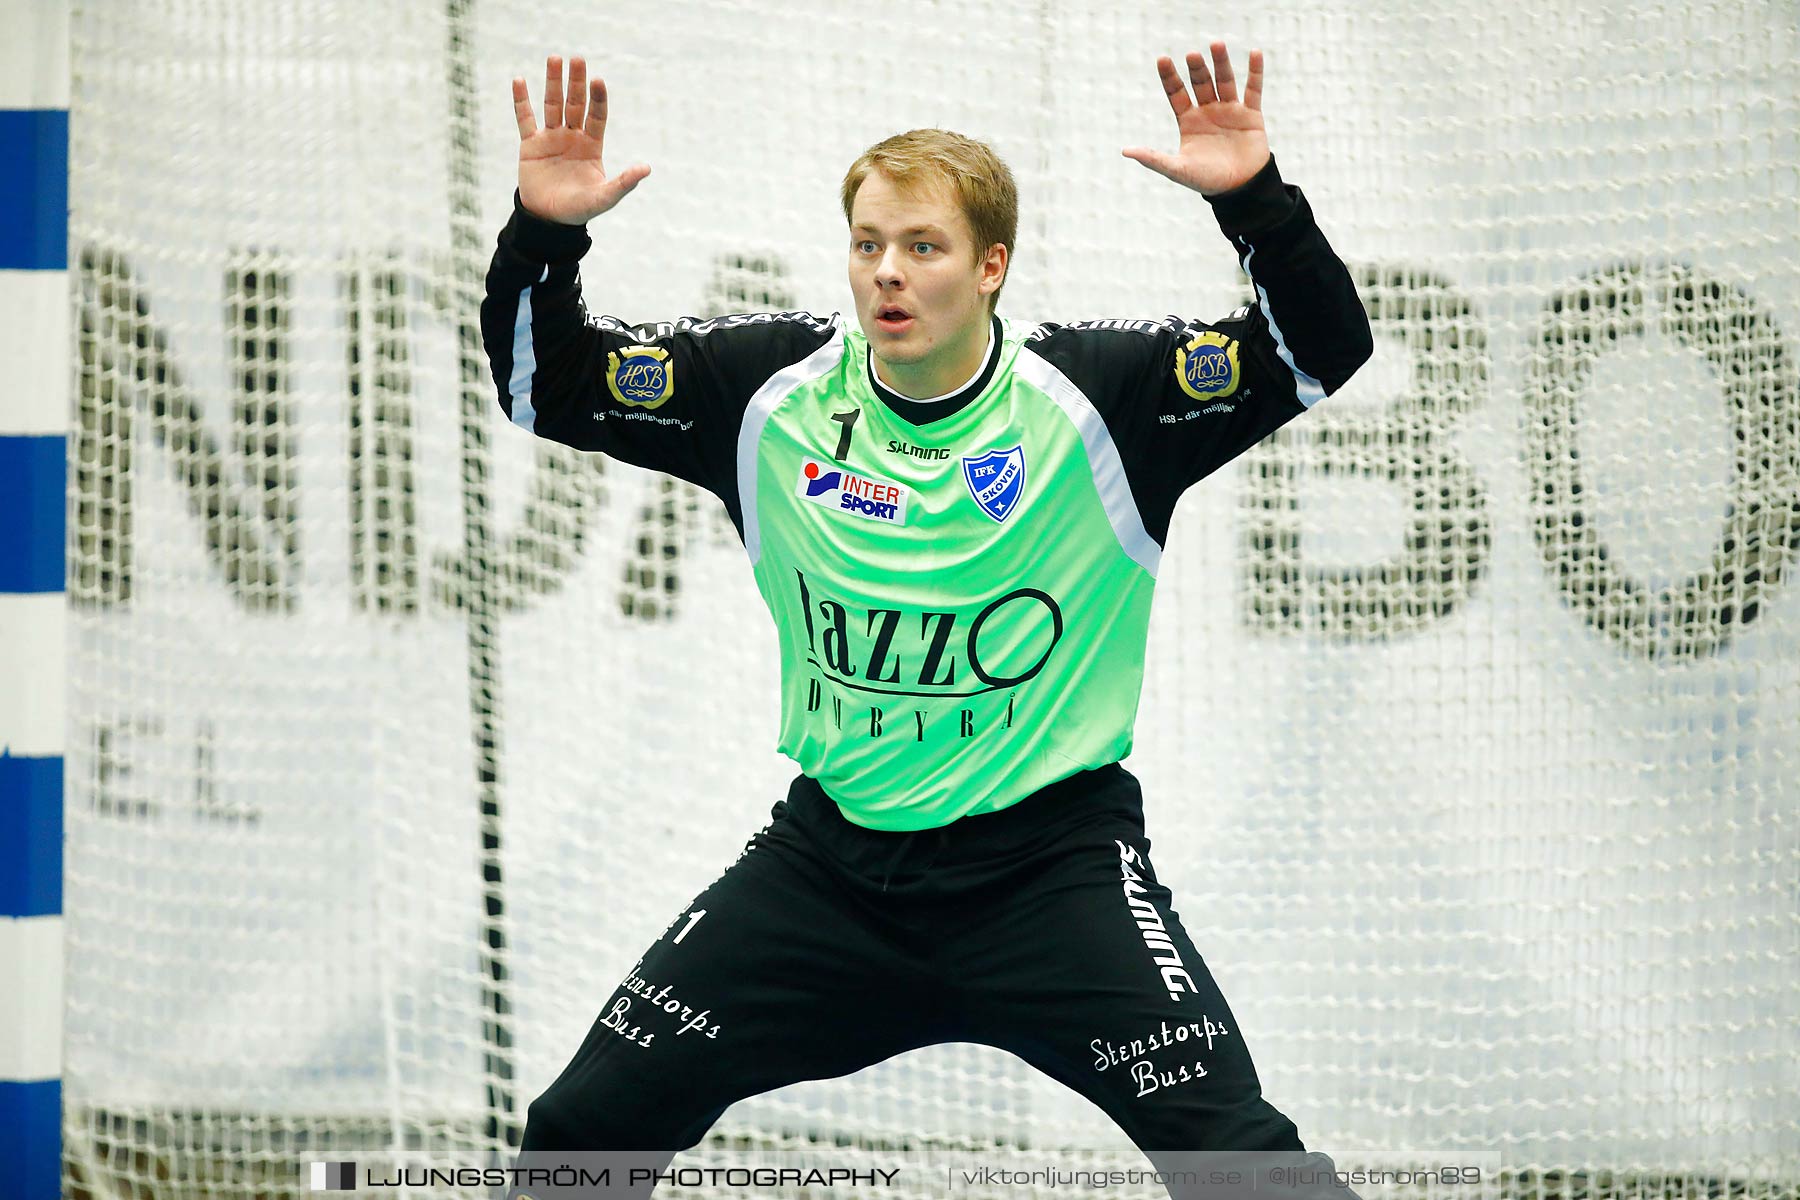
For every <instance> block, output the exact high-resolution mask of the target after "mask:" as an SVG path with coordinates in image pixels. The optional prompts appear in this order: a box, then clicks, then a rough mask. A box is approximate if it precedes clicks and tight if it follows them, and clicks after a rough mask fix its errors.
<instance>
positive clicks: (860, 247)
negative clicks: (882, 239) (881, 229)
mask: <svg viewBox="0 0 1800 1200" xmlns="http://www.w3.org/2000/svg"><path fill="white" fill-rule="evenodd" d="M856 251H857V253H858V254H873V253H874V252H875V243H874V242H871V241H868V240H867V239H865V240H863V241H860V242H858V243H856Z"/></svg>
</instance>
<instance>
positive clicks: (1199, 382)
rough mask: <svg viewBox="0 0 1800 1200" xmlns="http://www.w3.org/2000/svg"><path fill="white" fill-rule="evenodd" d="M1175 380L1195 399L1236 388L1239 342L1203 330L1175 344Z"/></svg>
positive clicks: (1212, 397) (1221, 394) (1219, 395)
mask: <svg viewBox="0 0 1800 1200" xmlns="http://www.w3.org/2000/svg"><path fill="white" fill-rule="evenodd" d="M1175 382H1177V383H1179V384H1180V385H1181V390H1182V391H1184V392H1186V393H1187V394H1188V395H1190V396H1192V397H1193V398H1194V399H1196V400H1218V399H1220V398H1222V397H1224V396H1229V395H1231V393H1233V392H1235V391H1237V387H1238V344H1237V343H1236V342H1234V341H1232V340H1231V339H1230V338H1228V337H1226V336H1225V335H1224V334H1222V333H1216V332H1214V331H1213V330H1210V329H1209V330H1206V331H1205V332H1202V333H1197V334H1195V335H1194V337H1193V340H1192V341H1190V342H1188V344H1187V345H1185V346H1177V347H1176V348H1175Z"/></svg>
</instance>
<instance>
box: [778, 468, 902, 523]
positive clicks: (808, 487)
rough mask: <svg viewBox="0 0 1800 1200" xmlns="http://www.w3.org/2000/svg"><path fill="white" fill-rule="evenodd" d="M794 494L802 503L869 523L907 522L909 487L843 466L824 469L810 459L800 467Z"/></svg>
mask: <svg viewBox="0 0 1800 1200" xmlns="http://www.w3.org/2000/svg"><path fill="white" fill-rule="evenodd" d="M794 494H795V495H796V496H799V497H800V498H801V499H802V500H811V501H812V502H813V503H814V504H818V505H822V506H824V507H825V508H829V509H834V510H836V511H838V512H847V513H849V514H851V515H852V516H857V517H861V518H863V519H864V520H866V521H880V522H882V523H883V524H887V525H904V524H905V523H906V488H905V487H904V486H903V485H901V484H898V483H895V482H893V481H892V480H888V479H878V478H876V477H875V476H873V475H859V474H857V473H856V472H855V471H846V470H845V469H844V468H842V467H837V466H824V465H822V464H820V463H819V462H818V461H817V460H816V459H810V458H809V459H807V460H806V461H805V462H804V463H802V464H801V466H800V482H799V483H798V484H797V485H796V486H795V488H794Z"/></svg>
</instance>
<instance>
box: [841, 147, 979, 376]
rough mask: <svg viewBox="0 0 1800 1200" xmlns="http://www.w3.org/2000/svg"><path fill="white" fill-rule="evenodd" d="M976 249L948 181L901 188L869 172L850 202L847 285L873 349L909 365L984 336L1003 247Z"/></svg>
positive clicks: (884, 357) (958, 348) (964, 345)
mask: <svg viewBox="0 0 1800 1200" xmlns="http://www.w3.org/2000/svg"><path fill="white" fill-rule="evenodd" d="M984 249H985V250H986V253H984V254H982V255H977V254H976V252H975V235H974V232H973V231H972V230H971V229H970V228H969V220H968V218H967V217H966V216H964V215H963V212H962V209H961V208H959V207H958V206H957V203H956V199H955V197H954V196H953V195H952V193H951V191H950V188H949V185H948V184H946V183H944V182H943V181H942V180H930V181H928V182H923V183H922V184H921V185H920V186H917V187H911V188H904V189H903V188H901V187H899V186H898V185H896V184H895V183H894V181H893V180H891V179H889V178H888V177H887V176H886V175H883V174H882V173H881V172H880V171H878V170H877V171H871V172H869V175H868V178H866V179H864V180H863V182H862V186H861V187H859V188H858V189H857V191H856V199H855V200H854V201H853V202H852V203H851V206H850V290H851V292H852V293H854V295H855V296H856V316H857V320H858V321H860V322H861V324H862V329H863V333H865V334H866V335H868V339H869V345H870V346H871V347H872V348H873V349H874V351H875V354H876V356H877V357H879V358H882V359H885V360H886V361H888V362H890V363H896V364H903V365H907V366H911V365H913V364H918V363H925V362H926V361H927V360H929V359H931V358H932V357H933V356H934V355H936V354H939V353H940V352H942V353H944V354H946V355H955V354H956V353H958V352H959V350H960V349H962V348H964V347H966V345H967V344H968V342H969V341H970V339H972V338H976V339H980V341H981V342H982V343H983V344H985V342H986V332H987V319H988V308H987V298H988V296H989V295H990V294H991V293H992V292H993V291H994V290H995V289H997V288H998V287H999V286H1000V284H1001V283H1002V282H1003V280H1004V278H1005V270H1006V251H1005V250H1004V248H1002V247H998V246H996V247H992V248H984Z"/></svg>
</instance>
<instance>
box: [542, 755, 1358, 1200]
mask: <svg viewBox="0 0 1800 1200" xmlns="http://www.w3.org/2000/svg"><path fill="white" fill-rule="evenodd" d="M949 1041H963V1042H980V1043H986V1044H988V1045H992V1046H997V1047H1000V1048H1001V1049H1004V1050H1008V1051H1011V1052H1012V1053H1014V1054H1016V1055H1018V1056H1019V1057H1020V1058H1022V1059H1024V1060H1025V1061H1026V1062H1028V1063H1030V1064H1031V1065H1033V1066H1034V1067H1037V1068H1038V1069H1039V1070H1041V1071H1043V1072H1044V1073H1046V1074H1048V1075H1050V1076H1051V1077H1053V1078H1055V1079H1057V1080H1060V1081H1061V1082H1063V1083H1065V1084H1067V1085H1068V1086H1069V1087H1071V1088H1073V1089H1075V1090H1076V1091H1077V1092H1079V1093H1081V1094H1082V1095H1083V1096H1086V1097H1087V1098H1088V1099H1090V1100H1091V1101H1093V1102H1094V1103H1095V1104H1096V1105H1098V1106H1099V1107H1100V1108H1101V1109H1102V1110H1104V1111H1105V1112H1106V1114H1107V1115H1108V1116H1110V1117H1111V1118H1112V1119H1113V1120H1114V1121H1116V1122H1117V1123H1118V1124H1119V1125H1120V1126H1121V1127H1122V1128H1123V1129H1124V1130H1125V1132H1126V1133H1127V1134H1128V1135H1129V1136H1130V1137H1131V1139H1132V1140H1133V1141H1134V1142H1135V1143H1136V1144H1137V1145H1138V1146H1139V1147H1140V1148H1142V1149H1143V1150H1144V1151H1145V1152H1146V1153H1147V1154H1148V1155H1149V1157H1150V1158H1151V1160H1152V1162H1153V1163H1157V1164H1158V1165H1161V1164H1162V1163H1163V1162H1165V1161H1174V1160H1176V1159H1177V1158H1179V1156H1180V1155H1182V1154H1191V1153H1195V1152H1202V1151H1300V1150H1302V1149H1303V1147H1302V1144H1301V1141H1300V1138H1299V1136H1298V1134H1297V1133H1296V1131H1295V1128H1294V1125H1293V1123H1292V1122H1291V1121H1289V1120H1288V1119H1287V1118H1286V1117H1285V1116H1283V1115H1282V1114H1281V1113H1280V1112H1279V1111H1277V1110H1276V1109H1275V1108H1274V1106H1272V1105H1271V1104H1270V1103H1269V1102H1268V1101H1266V1100H1265V1099H1263V1096H1262V1091H1261V1087H1260V1085H1259V1083H1258V1080H1257V1077H1256V1071H1255V1068H1254V1067H1253V1066H1252V1065H1251V1061H1250V1054H1249V1051H1248V1049H1247V1048H1246V1047H1245V1044H1244V1038H1243V1035H1242V1032H1241V1031H1240V1030H1239V1028H1238V1023H1237V1020H1236V1018H1235V1017H1234V1016H1233V1014H1232V1012H1231V1009H1230V1008H1229V1007H1228V1006H1227V1005H1226V1003H1225V999H1224V997H1223V996H1221V995H1220V994H1219V990H1218V988H1217V987H1216V986H1215V985H1214V983H1213V980H1212V976H1211V974H1210V973H1209V972H1208V971H1207V969H1206V965H1205V963H1204V962H1203V961H1202V960H1201V958H1200V954H1199V952H1198V951H1197V950H1196V949H1195V948H1194V944H1193V942H1192V941H1191V940H1190V939H1189V937H1188V934H1187V932H1186V930H1185V929H1184V928H1183V927H1182V924H1181V921H1180V919H1179V918H1178V917H1177V916H1176V914H1175V912H1174V910H1173V909H1172V908H1171V907H1170V898H1169V893H1168V891H1167V889H1165V888H1164V887H1163V886H1162V885H1161V884H1159V883H1158V882H1157V880H1156V873H1155V871H1154V870H1153V869H1152V867H1151V865H1150V845H1149V842H1148V841H1147V840H1146V838H1145V836H1144V825H1143V808H1142V800H1141V794H1140V791H1139V788H1138V783H1137V780H1136V779H1135V778H1134V777H1133V776H1132V775H1131V774H1130V773H1129V772H1127V771H1125V770H1124V768H1122V767H1120V766H1119V765H1118V764H1113V765H1111V766H1108V767H1103V768H1100V769H1099V770H1094V771H1086V772H1082V773H1080V774H1078V775H1075V776H1072V777H1070V778H1068V779H1065V780H1062V781H1061V782H1059V783H1056V784H1053V785H1051V786H1050V787H1048V788H1045V789H1044V790H1042V791H1040V792H1038V793H1036V794H1034V795H1032V796H1030V797H1028V798H1027V799H1025V800H1023V801H1021V802H1019V803H1018V804H1016V805H1014V806H1013V807H1011V808H1008V809H1006V810H1004V811H1001V812H998V813H988V814H981V815H977V816H973V817H966V818H964V819H962V820H960V821H956V822H954V823H952V824H951V825H948V826H945V827H943V828H940V829H930V830H921V831H918V832H914V833H892V832H883V831H877V830H870V829H864V828H862V827H861V826H857V825H854V824H852V823H850V822H849V821H847V820H846V819H845V818H844V817H843V815H842V813H841V812H840V810H839V809H838V807H837V805H836V804H835V803H834V802H833V801H832V800H831V799H830V798H829V797H827V796H826V795H825V794H824V793H823V792H822V791H820V789H819V787H818V785H817V784H816V783H814V782H813V781H812V780H811V779H808V778H806V777H804V776H802V777H800V778H798V779H796V780H795V781H794V783H793V785H792V786H791V788H790V789H789V794H788V798H787V800H785V801H783V802H781V803H778V804H776V805H775V807H774V809H773V811H772V814H771V820H770V823H769V824H768V826H767V827H765V828H764V829H762V830H761V831H759V832H758V833H757V834H756V835H755V836H754V837H753V838H752V839H751V840H750V842H749V844H748V846H747V847H746V848H745V851H744V853H743V854H742V856H741V857H739V859H738V860H737V862H736V863H734V864H733V865H732V866H731V868H730V869H729V870H727V871H726V872H725V873H724V874H723V875H722V876H720V878H719V879H718V880H716V881H715V882H714V883H713V884H712V885H711V886H710V887H708V888H707V889H706V890H705V891H703V892H702V893H701V894H700V895H699V896H698V897H696V898H695V900H694V901H693V903H692V904H691V905H690V906H689V907H688V908H687V909H686V910H685V911H684V912H683V913H682V914H680V915H679V916H677V917H676V919H675V920H674V921H672V922H671V923H670V925H669V927H668V929H667V930H666V931H665V932H664V933H663V935H662V936H661V937H660V938H659V939H658V940H657V941H656V943H655V944H654V945H652V946H651V947H650V948H649V949H648V950H647V951H645V953H644V954H643V956H642V958H641V959H640V960H639V962H638V963H637V965H636V966H635V967H634V968H633V970H632V971H631V972H630V974H629V975H628V976H627V978H626V979H625V980H624V982H623V983H622V984H621V985H620V987H619V988H618V990H617V991H615V992H614V993H613V995H612V997H611V998H610V999H609V1000H608V1001H607V1002H606V1004H605V1005H604V1007H603V1008H602V1010H601V1012H600V1015H599V1017H598V1019H597V1020H596V1021H595V1023H594V1026H593V1028H592V1029H591V1030H590V1031H589V1032H588V1035H587V1038H586V1039H585V1040H584V1041H583V1043H582V1045H581V1048H580V1049H579V1050H578V1051H577V1052H576V1054H575V1057H574V1058H573V1060H572V1061H571V1062H570V1063H569V1065H568V1066H567V1067H566V1068H565V1069H564V1071H563V1072H562V1074H561V1076H559V1077H558V1078H557V1080H556V1081H555V1083H553V1084H552V1085H551V1086H550V1088H549V1089H548V1090H546V1091H545V1092H544V1094H543V1095H541V1096H539V1097H538V1098H537V1100H536V1101H534V1102H533V1103H532V1105H531V1107H530V1110H529V1115H528V1122H527V1125H526V1130H525V1141H524V1151H525V1158H526V1160H530V1159H532V1158H533V1156H534V1155H535V1156H536V1157H538V1158H540V1159H543V1158H546V1157H547V1156H551V1155H553V1154H554V1153H555V1152H559V1151H594V1150H629V1151H662V1152H663V1158H664V1159H666V1158H667V1156H669V1155H672V1154H673V1152H675V1151H677V1150H681V1149H685V1148H687V1147H689V1146H692V1145H694V1144H695V1143H696V1142H698V1141H699V1140H700V1138H701V1137H702V1136H703V1135H704V1134H705V1133H706V1130H707V1129H708V1128H709V1127H710V1126H711V1125H712V1123H713V1122H714V1121H715V1120H717V1119H718V1117H719V1115H720V1114H721V1113H722V1112H723V1111H724V1110H725V1108H726V1107H727V1106H728V1105H730V1104H731V1103H732V1102H734V1101H736V1100H739V1099H742V1098H743V1097H746V1096H750V1095H755V1094H757V1093H759V1092H765V1091H768V1090H770V1089H773V1088H777V1087H781V1086H783V1085H786V1084H789V1083H793V1082H796V1081H799V1080H803V1079H819V1078H827V1077H831V1076H837V1075H845V1074H848V1073H850V1072H853V1071H856V1070H859V1069H860V1068H862V1067H865V1066H868V1065H870V1064H872V1063H875V1062H879V1061H881V1060H882V1059H885V1058H889V1057H891V1056H893V1055H896V1054H900V1053H902V1052H904V1051H907V1050H911V1049H915V1048H917V1047H920V1046H926V1045H931V1044H934V1043H938V1042H949ZM1327 1162H1328V1160H1327ZM621 1194H626V1193H621ZM1265 1194H1266V1193H1265ZM1331 1194H1336V1195H1340V1196H1341V1195H1345V1194H1347V1193H1344V1192H1342V1191H1338V1192H1336V1193H1331Z"/></svg>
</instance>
